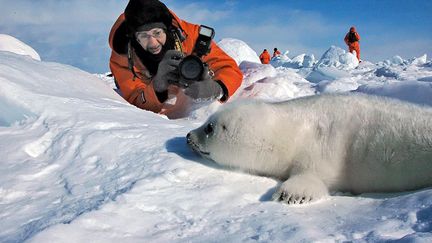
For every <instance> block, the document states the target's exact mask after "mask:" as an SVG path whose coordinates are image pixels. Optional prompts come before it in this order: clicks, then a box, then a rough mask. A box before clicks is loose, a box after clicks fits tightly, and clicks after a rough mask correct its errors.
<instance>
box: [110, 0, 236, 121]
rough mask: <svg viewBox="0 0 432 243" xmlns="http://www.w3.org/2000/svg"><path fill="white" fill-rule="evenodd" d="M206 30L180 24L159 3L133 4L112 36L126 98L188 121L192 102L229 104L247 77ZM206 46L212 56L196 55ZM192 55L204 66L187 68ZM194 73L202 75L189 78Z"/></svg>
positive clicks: (115, 68) (114, 66)
mask: <svg viewBox="0 0 432 243" xmlns="http://www.w3.org/2000/svg"><path fill="white" fill-rule="evenodd" d="M207 30H212V29H211V28H208V29H207V28H206V27H205V26H199V25H195V24H191V23H188V22H186V21H184V20H181V19H179V18H178V17H177V16H176V15H175V14H174V13H173V12H171V11H170V10H169V9H168V8H167V7H166V6H165V5H164V4H163V3H161V2H160V1H158V0H130V1H129V3H128V5H127V6H126V9H125V11H124V14H121V15H120V17H119V18H118V19H117V21H116V23H115V24H114V26H113V27H112V29H111V33H110V37H109V43H110V46H111V49H112V52H111V58H110V68H111V71H112V73H113V75H114V78H115V81H116V85H117V86H118V87H119V89H120V91H121V94H122V96H123V97H124V98H125V99H126V100H127V101H128V102H129V103H131V104H133V105H135V106H137V107H139V108H141V109H146V110H151V111H153V112H156V113H161V114H165V115H167V116H168V117H169V118H178V117H182V116H185V115H186V114H187V112H188V108H190V106H191V103H193V102H197V101H202V100H211V99H219V100H220V101H221V102H224V101H226V100H227V99H228V98H229V97H230V96H232V95H233V94H234V92H235V91H236V90H237V89H238V87H239V86H240V84H241V82H242V79H243V75H242V73H241V71H240V70H239V68H238V66H237V64H236V62H235V61H234V60H233V59H232V58H231V57H229V56H228V55H227V54H226V53H225V52H224V51H223V50H222V49H220V48H219V47H218V46H217V45H216V43H215V42H214V41H212V40H211V38H212V37H213V36H211V37H210V36H209V33H208V31H207ZM213 34H214V33H213ZM200 40H205V41H200ZM206 41H208V42H207V43H208V45H209V46H208V48H209V51H207V52H204V53H201V54H200V55H201V56H200V55H197V52H198V51H197V49H202V47H201V46H199V45H200V43H202V42H204V43H206ZM197 47H198V48H197ZM203 47H206V46H205V45H204V46H203ZM191 54H194V55H195V56H198V61H199V63H200V64H197V63H194V62H192V63H191V62H188V63H187V64H184V63H186V59H187V60H188V61H190V60H189V56H190V55H191ZM192 59H194V58H192ZM195 59H196V58H195ZM201 61H202V62H201ZM182 64H184V65H183V66H182ZM190 68H192V69H191V70H192V71H189V69H190ZM197 68H198V69H197ZM182 70H183V71H184V72H182ZM195 70H198V72H199V75H198V76H196V77H193V76H192V77H188V75H189V73H194V72H195Z"/></svg>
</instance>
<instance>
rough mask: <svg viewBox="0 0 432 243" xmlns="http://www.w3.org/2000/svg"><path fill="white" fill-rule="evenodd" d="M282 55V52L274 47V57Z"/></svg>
mask: <svg viewBox="0 0 432 243" xmlns="http://www.w3.org/2000/svg"><path fill="white" fill-rule="evenodd" d="M280 55H281V52H280V51H279V50H278V49H277V48H276V47H275V48H274V49H273V57H278V56H280Z"/></svg>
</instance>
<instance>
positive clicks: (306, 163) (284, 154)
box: [187, 94, 432, 203]
mask: <svg viewBox="0 0 432 243" xmlns="http://www.w3.org/2000/svg"><path fill="white" fill-rule="evenodd" d="M187 142H188V144H189V145H190V146H191V148H192V149H193V150H195V151H197V152H198V153H199V154H201V155H202V156H203V157H205V158H208V159H210V160H213V161H215V162H216V163H218V164H220V165H224V166H228V167H230V168H237V169H240V170H243V171H246V172H248V173H253V174H258V175H264V176H270V177H274V178H278V179H280V180H285V181H284V182H283V183H282V184H281V186H280V187H279V188H278V189H277V190H276V192H275V193H274V194H273V199H274V200H278V201H284V202H286V203H304V202H309V201H313V200H316V199H319V198H322V197H323V196H326V195H328V193H329V191H330V192H333V191H344V192H351V193H354V194H358V193H364V192H397V191H406V190H414V189H419V188H424V187H428V186H432V109H431V108H426V107H421V106H417V105H414V104H409V103H405V102H401V101H397V100H393V99H389V98H384V97H377V96H370V95H362V94H345V95H335V94H333V95H319V96H318V95H317V96H310V97H304V98H298V99H294V100H290V101H285V102H280V103H264V102H258V101H247V103H246V102H242V103H237V104H236V103H234V104H227V105H225V106H224V107H222V110H220V111H218V112H216V113H215V114H213V115H211V116H210V117H209V119H208V120H207V121H206V122H205V123H204V124H203V125H202V126H201V127H199V128H197V129H195V130H193V131H191V132H190V133H189V134H188V135H187Z"/></svg>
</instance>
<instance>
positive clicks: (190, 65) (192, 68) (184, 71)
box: [179, 55, 204, 80]
mask: <svg viewBox="0 0 432 243" xmlns="http://www.w3.org/2000/svg"><path fill="white" fill-rule="evenodd" d="M179 70H180V75H181V76H182V77H183V78H184V79H187V80H200V79H201V76H202V72H203V70H204V67H203V63H202V61H201V59H200V58H199V57H197V56H195V55H189V56H187V57H185V58H184V59H183V61H181V62H180V64H179Z"/></svg>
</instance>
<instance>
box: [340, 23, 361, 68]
mask: <svg viewBox="0 0 432 243" xmlns="http://www.w3.org/2000/svg"><path fill="white" fill-rule="evenodd" d="M344 41H345V43H346V44H347V45H348V49H349V52H351V53H353V51H355V52H356V55H357V59H358V60H359V62H361V60H360V42H359V41H360V35H359V34H358V33H357V31H356V28H355V27H354V26H352V27H351V28H350V30H349V32H348V33H347V34H346V35H345V38H344Z"/></svg>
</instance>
